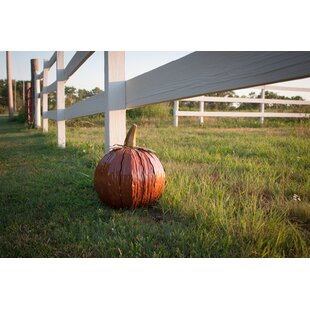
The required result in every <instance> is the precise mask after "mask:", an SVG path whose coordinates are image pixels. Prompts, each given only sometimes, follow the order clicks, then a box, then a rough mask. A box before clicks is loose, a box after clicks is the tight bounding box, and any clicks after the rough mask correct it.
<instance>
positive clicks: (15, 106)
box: [14, 80, 17, 113]
mask: <svg viewBox="0 0 310 310" xmlns="http://www.w3.org/2000/svg"><path fill="white" fill-rule="evenodd" d="M14 112H15V113H16V112H17V99H16V80H14Z"/></svg>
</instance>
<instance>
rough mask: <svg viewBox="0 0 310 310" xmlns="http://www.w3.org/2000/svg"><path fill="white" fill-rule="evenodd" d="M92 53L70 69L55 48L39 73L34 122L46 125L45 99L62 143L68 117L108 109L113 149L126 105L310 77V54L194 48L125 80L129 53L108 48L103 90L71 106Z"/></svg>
mask: <svg viewBox="0 0 310 310" xmlns="http://www.w3.org/2000/svg"><path fill="white" fill-rule="evenodd" d="M93 53H94V52H84V51H80V52H76V53H75V54H74V56H73V57H72V59H71V60H70V62H69V63H68V65H67V66H66V67H65V66H64V52H55V53H54V54H53V56H52V57H51V59H50V60H48V61H44V65H43V71H42V72H41V73H38V72H37V73H36V83H34V84H35V85H34V86H35V126H36V127H37V128H38V127H41V101H42V115H43V131H44V132H47V131H48V119H53V120H55V121H56V122H57V143H58V146H59V147H62V148H64V147H65V146H66V131H65V121H66V120H69V119H73V118H77V117H81V116H87V115H93V114H98V113H102V112H103V113H105V146H106V151H108V150H109V148H110V147H111V146H113V145H114V144H122V143H123V141H124V139H125V135H126V110H127V109H132V108H136V107H139V106H143V105H148V104H153V103H159V102H164V101H171V100H178V99H180V98H189V97H193V96H200V95H203V94H206V93H211V92H219V91H225V90H231V89H242V88H248V87H252V86H258V85H265V84H271V83H276V82H281V81H288V80H294V79H299V78H305V77H310V52H194V53H191V54H189V55H187V56H185V57H183V58H180V59H178V60H176V61H172V62H170V63H168V64H166V65H163V66H161V67H159V68H156V69H154V70H151V71H149V72H146V73H144V74H141V75H139V76H137V77H134V78H132V79H130V80H127V81H126V80H125V52H105V54H104V58H105V67H104V79H105V87H104V92H102V93H99V94H97V95H95V96H93V97H91V98H88V99H86V100H83V101H81V102H79V103H76V104H75V105H73V106H71V107H69V108H67V109H66V108H65V83H66V82H67V81H68V79H69V78H70V76H72V74H74V73H75V72H76V71H77V70H78V69H79V67H80V66H81V65H82V64H83V63H84V62H85V61H86V60H87V59H88V58H89V57H90V56H91V55H92V54H93ZM55 62H56V81H55V82H53V83H51V84H49V83H48V73H49V69H50V68H51V67H52V65H53V64H54V63H55ZM41 79H43V89H42V91H41V90H40V82H39V81H40V80H41ZM54 91H56V99H57V109H56V110H52V111H48V104H47V103H48V94H49V93H51V92H54ZM226 100H227V99H225V101H226ZM177 113H185V112H180V111H179V112H177ZM187 113H196V112H187ZM200 113H204V114H202V115H200V116H201V117H203V116H209V115H208V114H205V113H210V112H200ZM240 113H241V112H240ZM252 115H253V114H252ZM177 116H181V115H180V114H178V115H177ZM243 116H244V115H243ZM258 116H259V117H267V116H268V115H267V113H264V115H262V113H260V114H257V116H255V117H258Z"/></svg>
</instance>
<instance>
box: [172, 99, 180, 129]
mask: <svg viewBox="0 0 310 310" xmlns="http://www.w3.org/2000/svg"><path fill="white" fill-rule="evenodd" d="M178 112H179V101H178V100H175V101H174V105H173V126H174V127H178V126H179V117H178V115H177V113H178Z"/></svg>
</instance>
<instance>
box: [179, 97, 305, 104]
mask: <svg viewBox="0 0 310 310" xmlns="http://www.w3.org/2000/svg"><path fill="white" fill-rule="evenodd" d="M182 101H196V102H201V101H202V102H229V103H267V104H286V105H309V104H310V101H303V100H290V99H261V98H232V97H208V96H201V97H197V98H188V99H182Z"/></svg>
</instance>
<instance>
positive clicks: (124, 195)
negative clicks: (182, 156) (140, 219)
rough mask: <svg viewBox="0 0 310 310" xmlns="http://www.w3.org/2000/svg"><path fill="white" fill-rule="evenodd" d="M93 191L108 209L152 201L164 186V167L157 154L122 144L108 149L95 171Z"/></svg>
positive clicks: (158, 195)
mask: <svg viewBox="0 0 310 310" xmlns="http://www.w3.org/2000/svg"><path fill="white" fill-rule="evenodd" d="M94 182H95V190H96V192H97V193H98V195H99V198H100V199H101V201H102V202H103V203H104V204H105V205H107V206H109V207H112V208H138V207H142V206H150V205H152V204H154V203H155V202H156V201H157V200H158V199H159V198H160V197H161V195H162V193H163V191H164V189H165V185H166V175H165V170H164V168H163V166H162V164H161V162H160V161H159V159H158V158H157V156H156V155H155V154H154V153H152V152H149V151H147V150H144V149H139V148H132V147H122V148H118V149H115V150H112V151H110V152H109V153H108V154H106V155H105V156H104V157H103V158H102V159H101V161H100V162H99V164H98V166H97V168H96V171H95V179H94Z"/></svg>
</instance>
